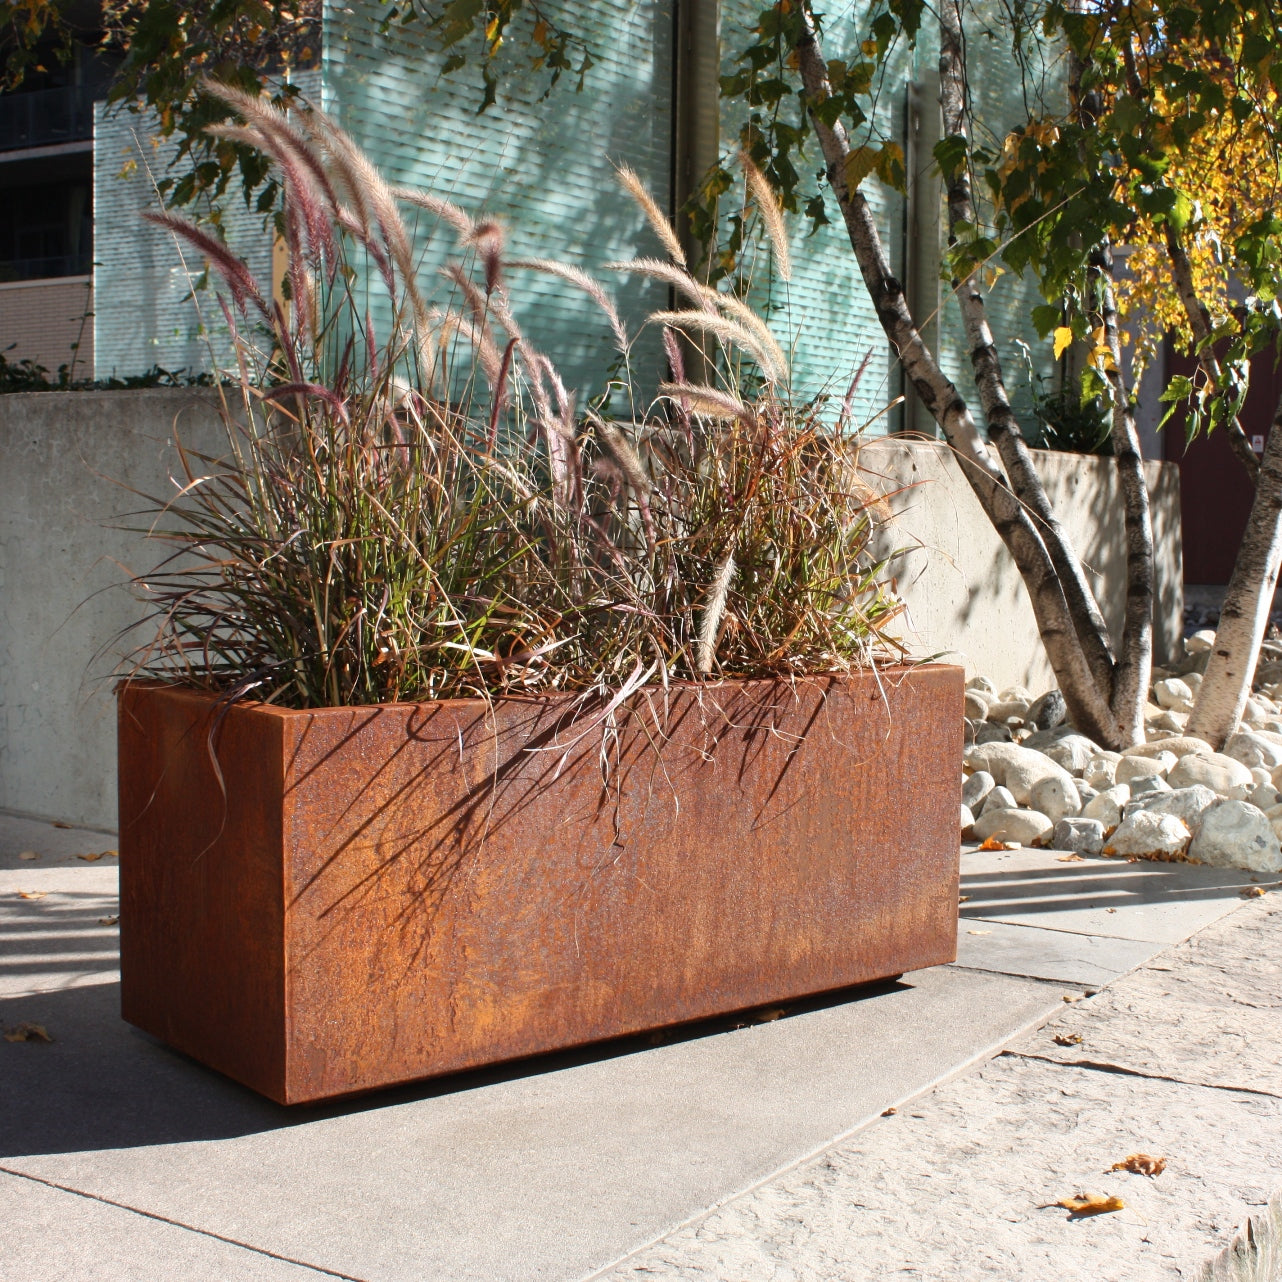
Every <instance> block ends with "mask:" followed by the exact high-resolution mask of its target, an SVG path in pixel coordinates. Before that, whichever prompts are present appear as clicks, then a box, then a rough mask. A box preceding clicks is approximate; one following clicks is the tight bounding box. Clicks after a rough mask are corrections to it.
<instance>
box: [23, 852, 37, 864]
mask: <svg viewBox="0 0 1282 1282" xmlns="http://www.w3.org/2000/svg"><path fill="white" fill-rule="evenodd" d="M18 858H19V859H25V860H26V861H27V862H28V863H30V862H31V861H32V860H33V859H39V858H40V856H39V855H38V854H36V852H35V851H34V850H24V851H23V852H22V854H20V855H19V856H18Z"/></svg>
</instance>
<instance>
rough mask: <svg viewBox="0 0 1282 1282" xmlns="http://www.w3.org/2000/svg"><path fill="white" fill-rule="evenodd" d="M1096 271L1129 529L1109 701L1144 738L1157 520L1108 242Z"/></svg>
mask: <svg viewBox="0 0 1282 1282" xmlns="http://www.w3.org/2000/svg"><path fill="white" fill-rule="evenodd" d="M1092 276H1093V279H1094V283H1095V285H1096V287H1097V288H1098V290H1099V293H1100V319H1101V320H1102V322H1103V329H1104V341H1105V344H1106V345H1107V347H1108V350H1109V355H1110V357H1111V358H1112V359H1111V366H1112V368H1111V369H1110V370H1109V371H1108V379H1109V383H1110V385H1111V387H1112V393H1113V429H1112V438H1113V459H1114V464H1115V466H1116V469H1117V476H1118V480H1119V482H1120V483H1121V489H1122V518H1123V523H1124V526H1125V530H1126V609H1125V613H1124V615H1123V624H1122V644H1121V646H1120V647H1119V653H1118V656H1117V668H1116V675H1115V677H1114V681H1113V694H1112V699H1111V700H1110V704H1111V707H1112V709H1113V715H1114V716H1115V717H1116V718H1117V723H1118V725H1119V727H1120V728H1121V734H1122V738H1123V739H1126V740H1128V741H1129V742H1131V743H1142V742H1143V740H1144V705H1145V704H1146V703H1147V701H1148V687H1149V682H1150V680H1151V679H1152V674H1153V586H1154V585H1153V520H1152V515H1151V513H1150V511H1149V501H1148V482H1147V481H1146V480H1145V479H1144V460H1143V458H1142V456H1141V454H1140V436H1139V432H1138V431H1137V430H1136V427H1135V414H1134V409H1133V406H1132V403H1131V396H1130V388H1129V387H1128V386H1127V384H1126V380H1125V379H1124V378H1123V376H1122V342H1121V335H1120V333H1119V330H1118V324H1117V303H1116V299H1115V297H1114V292H1113V256H1112V253H1111V252H1110V251H1109V249H1108V247H1107V246H1105V247H1104V248H1102V249H1100V250H1099V251H1097V252H1096V254H1095V255H1093V258H1092Z"/></svg>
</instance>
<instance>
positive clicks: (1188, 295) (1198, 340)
mask: <svg viewBox="0 0 1282 1282" xmlns="http://www.w3.org/2000/svg"><path fill="white" fill-rule="evenodd" d="M1166 253H1167V257H1168V258H1169V259H1170V262H1171V278H1172V280H1173V281H1174V282H1175V292H1176V293H1177V294H1178V295H1179V298H1180V303H1181V304H1182V305H1183V307H1184V314H1185V315H1186V316H1187V317H1188V321H1189V329H1191V330H1192V331H1193V341H1194V343H1195V345H1196V349H1197V363H1198V364H1199V365H1200V366H1201V367H1202V373H1203V374H1205V375H1206V378H1207V381H1208V382H1209V383H1210V384H1211V388H1212V390H1213V391H1216V392H1219V391H1222V390H1223V388H1224V371H1223V370H1222V369H1221V368H1220V362H1219V358H1218V357H1217V356H1216V355H1215V349H1214V348H1213V347H1212V345H1211V328H1212V327H1211V313H1210V312H1209V311H1208V310H1207V308H1206V304H1205V303H1203V302H1202V300H1201V298H1200V297H1199V296H1198V292H1197V285H1196V283H1195V282H1194V279H1193V264H1192V263H1191V262H1190V261H1189V256H1188V251H1187V250H1186V249H1185V248H1184V242H1183V241H1182V240H1181V239H1180V236H1179V233H1178V232H1177V231H1176V230H1175V229H1174V228H1173V227H1171V226H1170V225H1169V224H1168V225H1167V228H1166ZM1224 430H1225V432H1226V433H1227V435H1228V438H1229V444H1230V445H1231V446H1232V447H1233V453H1234V454H1236V455H1237V458H1238V462H1239V463H1241V464H1242V466H1243V467H1244V468H1246V474H1247V476H1249V477H1250V478H1251V481H1252V483H1254V481H1255V479H1256V477H1257V476H1259V474H1260V460H1259V459H1257V458H1256V457H1255V451H1254V450H1253V449H1252V448H1251V442H1250V441H1248V440H1247V439H1246V433H1245V432H1244V431H1243V430H1242V421H1241V419H1240V418H1238V416H1237V415H1236V414H1234V415H1233V420H1232V422H1230V423H1228V424H1226V425H1225V429H1224Z"/></svg>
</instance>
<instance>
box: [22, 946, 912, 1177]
mask: <svg viewBox="0 0 1282 1282" xmlns="http://www.w3.org/2000/svg"><path fill="white" fill-rule="evenodd" d="M34 960H35V959H34V958H33V961H34ZM113 960H114V959H113ZM910 987H911V984H908V983H904V982H902V981H897V980H882V981H880V982H878V983H874V984H865V985H860V986H858V987H856V988H845V989H838V990H836V991H833V992H830V993H824V994H820V995H817V996H814V997H808V998H804V999H801V1000H798V1001H794V1002H789V1003H787V1004H786V1005H785V1006H774V1007H770V1008H766V1009H764V1010H758V1011H745V1012H741V1013H739V1014H738V1015H733V1016H724V1017H720V1018H717V1019H710V1020H700V1021H698V1022H695V1023H691V1024H686V1025H681V1026H679V1027H676V1028H671V1029H667V1030H664V1031H663V1032H661V1033H657V1034H641V1035H637V1036H632V1037H623V1038H617V1039H615V1040H613V1041H609V1042H601V1043H597V1044H595V1045H593V1046H588V1047H582V1048H580V1049H577V1050H572V1051H561V1052H556V1053H554V1054H549V1055H540V1056H535V1057H533V1058H531V1059H525V1060H518V1061H515V1062H513V1063H510V1064H505V1065H499V1066H497V1067H493V1068H488V1069H483V1070H477V1071H473V1072H467V1073H458V1074H454V1075H452V1076H448V1077H441V1078H436V1079H433V1080H431V1081H427V1082H418V1083H413V1084H410V1085H406V1086H397V1087H390V1088H388V1089H386V1090H381V1091H377V1092H374V1093H371V1094H369V1095H363V1096H359V1097H352V1098H348V1099H345V1100H340V1101H336V1102H335V1103H332V1104H327V1105H321V1106H314V1107H306V1106H299V1107H295V1108H285V1107H282V1106H281V1105H278V1104H274V1103H272V1102H270V1101H269V1100H266V1099H263V1098H261V1097H260V1096H258V1095H256V1094H254V1093H253V1092H252V1091H250V1090H248V1089H247V1088H245V1087H242V1086H240V1085H238V1084H237V1083H235V1082H233V1081H231V1080H230V1079H228V1078H225V1077H223V1076H221V1075H220V1074H218V1073H216V1072H214V1071H213V1070H212V1069H208V1068H205V1067H204V1066H203V1065H201V1064H198V1063H196V1062H195V1061H194V1060H191V1059H189V1058H187V1057H186V1056H185V1055H181V1054H179V1053H178V1052H176V1051H172V1050H170V1049H169V1048H168V1047H166V1046H164V1045H163V1044H162V1043H160V1042H158V1041H156V1040H154V1039H153V1038H151V1037H149V1036H148V1035H146V1034H144V1033H141V1032H139V1031H138V1030H136V1029H134V1028H132V1027H131V1026H130V1025H128V1024H126V1023H125V1022H124V1021H123V1020H122V1019H121V1018H120V1013H119V1012H120V985H119V984H118V983H100V984H85V985H82V986H79V987H74V988H65V989H61V990H57V991H53V992H46V993H39V994H34V995H29V996H22V997H12V998H7V999H4V1000H0V1026H3V1027H4V1028H12V1027H14V1026H15V1025H17V1024H19V1023H21V1022H23V1021H30V1022H33V1023H38V1024H40V1025H42V1026H43V1027H44V1028H46V1029H47V1030H48V1032H49V1034H50V1036H52V1037H53V1038H54V1041H53V1043H52V1044H43V1043H40V1042H18V1043H10V1042H5V1041H0V1101H3V1107H0V1162H2V1161H3V1160H4V1159H6V1158H12V1157H19V1156H31V1155H35V1154H38V1153H75V1152H85V1151H93V1150H101V1149H120V1148H136V1147H142V1146H146V1145H155V1144H182V1143H189V1142H193V1141H201V1140H221V1139H230V1138H233V1137H236V1136H241V1135H250V1134H255V1133H259V1132H263V1131H272V1130H277V1129H280V1128H284V1127H291V1126H298V1125H303V1124H306V1123H310V1122H316V1121H320V1120H323V1119H325V1118H327V1117H334V1116H340V1115H346V1114H351V1113H360V1112H363V1111H366V1110H370V1109H381V1108H389V1107H395V1106H397V1105H401V1104H408V1103H413V1102H415V1101H417V1100H424V1099H431V1098H434V1097H437V1096H445V1095H452V1094H455V1093H458V1092H463V1091H470V1090H475V1089H477V1088H479V1087H483V1086H489V1085H493V1084H496V1083H499V1082H504V1081H514V1080H518V1079H521V1078H525V1077H531V1076H534V1075H538V1074H547V1073H555V1072H558V1071H561V1070H563V1069H570V1068H575V1067H577V1066H579V1065H583V1064H591V1063H597V1062H601V1061H605V1060H610V1059H614V1058H616V1057H618V1056H621V1055H632V1054H638V1053H641V1052H644V1051H646V1050H649V1049H652V1048H653V1047H654V1046H656V1045H659V1044H664V1043H672V1042H680V1041H689V1040H692V1039H695V1038H704V1037H714V1036H716V1035H718V1034H721V1033H725V1032H729V1031H731V1030H733V1029H736V1028H742V1027H744V1026H745V1025H747V1024H752V1023H760V1022H764V1021H765V1020H768V1019H776V1018H788V1017H791V1016H794V1015H800V1014H803V1013H806V1012H809V1011H815V1010H820V1009H823V1008H825V1007H830V1006H838V1005H844V1004H846V1003H850V1002H855V1001H866V1000H869V999H871V998H874V997H878V996H883V995H886V994H890V993H894V992H900V991H903V990H906V989H908V988H910Z"/></svg>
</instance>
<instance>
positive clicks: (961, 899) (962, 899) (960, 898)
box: [957, 895, 970, 904]
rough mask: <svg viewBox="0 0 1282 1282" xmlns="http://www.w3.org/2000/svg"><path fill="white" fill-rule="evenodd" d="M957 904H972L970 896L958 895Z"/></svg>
mask: <svg viewBox="0 0 1282 1282" xmlns="http://www.w3.org/2000/svg"><path fill="white" fill-rule="evenodd" d="M957 902H958V903H959V904H968V903H970V896H969V895H958V896H957Z"/></svg>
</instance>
